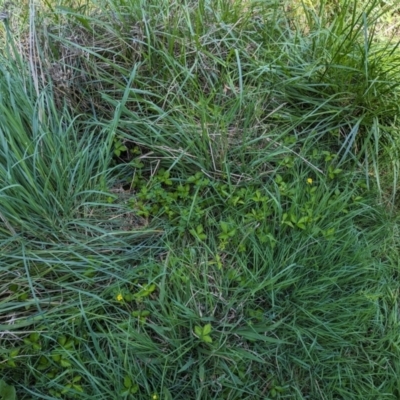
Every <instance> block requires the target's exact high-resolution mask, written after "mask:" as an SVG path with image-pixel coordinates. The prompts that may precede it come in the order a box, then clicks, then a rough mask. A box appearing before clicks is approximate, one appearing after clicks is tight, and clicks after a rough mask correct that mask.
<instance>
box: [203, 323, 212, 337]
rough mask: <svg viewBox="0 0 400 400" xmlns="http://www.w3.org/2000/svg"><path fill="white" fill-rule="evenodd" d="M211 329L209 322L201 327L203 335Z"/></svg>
mask: <svg viewBox="0 0 400 400" xmlns="http://www.w3.org/2000/svg"><path fill="white" fill-rule="evenodd" d="M211 331H212V326H211V324H207V325H205V326H204V327H203V335H208V334H209V333H211Z"/></svg>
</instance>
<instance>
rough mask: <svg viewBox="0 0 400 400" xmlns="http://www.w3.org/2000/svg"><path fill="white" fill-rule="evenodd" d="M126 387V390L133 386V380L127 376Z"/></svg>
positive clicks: (125, 379)
mask: <svg viewBox="0 0 400 400" xmlns="http://www.w3.org/2000/svg"><path fill="white" fill-rule="evenodd" d="M124 386H125V387H126V388H130V387H131V386H132V379H131V378H130V377H129V376H125V378H124Z"/></svg>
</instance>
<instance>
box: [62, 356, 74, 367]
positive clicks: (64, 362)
mask: <svg viewBox="0 0 400 400" xmlns="http://www.w3.org/2000/svg"><path fill="white" fill-rule="evenodd" d="M60 364H61V366H62V367H64V368H69V367H71V366H72V364H71V363H70V362H69V361H68V360H64V359H63V358H62V359H61V361H60Z"/></svg>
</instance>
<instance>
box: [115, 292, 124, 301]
mask: <svg viewBox="0 0 400 400" xmlns="http://www.w3.org/2000/svg"><path fill="white" fill-rule="evenodd" d="M123 299H124V296H122V294H121V293H118V296H117V300H118V301H122V300H123Z"/></svg>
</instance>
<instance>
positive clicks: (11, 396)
mask: <svg viewBox="0 0 400 400" xmlns="http://www.w3.org/2000/svg"><path fill="white" fill-rule="evenodd" d="M0 396H1V399H2V400H16V399H17V397H16V396H17V395H16V392H15V388H14V386H11V385H8V384H7V383H6V382H5V381H3V379H0Z"/></svg>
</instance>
